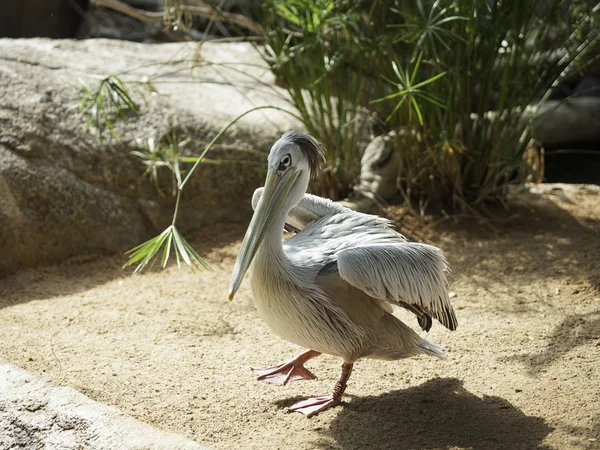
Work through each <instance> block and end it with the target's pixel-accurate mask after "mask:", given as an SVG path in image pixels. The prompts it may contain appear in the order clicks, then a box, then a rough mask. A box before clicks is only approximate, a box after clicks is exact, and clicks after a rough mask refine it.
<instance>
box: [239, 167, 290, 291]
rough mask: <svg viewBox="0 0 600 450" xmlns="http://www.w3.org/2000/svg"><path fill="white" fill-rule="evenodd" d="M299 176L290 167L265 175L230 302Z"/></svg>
mask: <svg viewBox="0 0 600 450" xmlns="http://www.w3.org/2000/svg"><path fill="white" fill-rule="evenodd" d="M299 173H300V171H299V170H298V169H295V168H293V167H289V168H288V169H287V170H286V171H285V172H282V173H279V172H277V171H275V170H269V172H268V173H267V179H266V181H265V188H264V191H263V194H262V196H261V198H260V200H259V202H258V205H257V206H256V210H255V211H254V215H253V216H252V220H251V221H250V225H249V226H248V230H247V231H246V236H244V241H243V242H242V248H241V249H240V253H239V254H238V257H237V260H236V261H235V267H234V268H233V275H232V277H231V285H230V286H229V300H230V301H231V300H233V296H234V295H235V293H236V292H237V290H238V289H239V287H240V284H242V279H243V278H244V275H245V274H246V271H247V270H248V268H249V267H250V264H251V263H252V259H253V258H254V255H255V254H256V251H257V250H258V248H259V247H260V244H261V242H262V241H263V238H264V237H265V235H266V234H267V232H268V231H269V228H270V227H271V224H272V223H273V220H274V219H275V217H277V214H279V211H280V210H281V208H282V206H283V204H284V203H285V199H286V197H287V195H288V193H289V191H290V189H291V188H292V186H293V185H294V182H295V181H296V178H298V175H299Z"/></svg>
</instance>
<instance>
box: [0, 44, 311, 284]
mask: <svg viewBox="0 0 600 450" xmlns="http://www.w3.org/2000/svg"><path fill="white" fill-rule="evenodd" d="M112 74H121V75H120V76H121V78H122V79H124V80H125V81H126V82H128V83H129V85H130V86H134V87H135V86H139V88H136V89H133V95H135V96H136V98H137V99H138V100H139V103H140V106H141V114H140V116H139V117H136V116H132V117H128V118H127V120H125V121H116V122H115V128H116V131H117V133H118V135H119V136H120V140H119V141H117V140H115V139H114V138H111V136H110V134H108V133H107V132H106V131H105V132H104V143H103V144H102V143H101V142H100V139H99V136H98V133H94V132H95V130H94V129H93V128H92V129H90V130H89V132H85V130H84V122H85V118H83V117H82V116H81V115H80V114H79V111H78V102H79V101H80V99H81V98H82V95H81V93H80V91H79V88H78V85H79V84H78V79H82V80H84V81H85V82H86V83H88V84H89V85H91V86H93V85H94V83H98V81H99V79H101V78H102V77H106V76H108V75H112ZM144 77H145V78H144ZM144 80H150V83H151V84H148V85H140V84H137V85H136V84H135V83H136V82H140V81H144ZM150 85H151V87H152V88H153V89H154V90H155V93H152V92H151V91H150V89H148V86H150ZM263 105H277V106H279V107H282V108H287V109H290V107H289V104H288V103H287V102H286V99H285V95H284V91H283V90H281V89H279V88H277V87H276V86H275V80H274V77H273V76H272V74H271V73H270V72H269V70H268V69H267V67H266V65H265V64H264V63H263V61H262V60H261V59H260V56H259V55H258V53H257V51H256V50H255V49H254V48H253V47H252V46H251V45H250V44H247V43H222V44H213V43H205V44H204V45H203V46H202V48H201V49H200V47H199V46H198V44H194V43H178V44H162V45H149V44H137V43H129V42H119V41H108V40H87V41H68V40H59V41H53V40H47V39H30V40H10V39H0V249H2V258H0V276H2V275H4V274H6V273H9V272H12V271H14V270H16V269H18V268H21V267H28V266H35V265H38V264H48V263H53V262H56V261H59V260H62V259H65V258H68V257H71V256H74V255H81V254H91V253H106V252H116V251H123V250H125V249H128V248H131V247H132V246H134V245H136V244H139V243H141V242H142V241H144V240H145V239H147V238H149V237H151V236H153V235H155V234H156V233H157V232H159V231H162V229H163V228H164V227H165V226H166V225H167V224H169V222H170V217H171V215H172V212H173V207H174V198H173V197H172V196H171V195H170V193H171V174H170V172H169V171H168V170H167V169H166V168H163V170H159V172H160V175H161V176H160V177H159V181H160V185H161V186H162V187H163V191H164V192H166V193H167V195H163V196H161V195H160V194H159V192H158V191H157V189H156V188H155V187H154V186H153V185H152V183H150V181H149V179H148V178H147V177H144V176H143V174H144V171H145V167H144V165H143V164H142V163H141V161H140V159H138V158H136V157H134V156H132V155H131V151H132V150H139V147H138V144H136V139H138V138H141V139H143V140H147V139H148V138H150V137H153V138H154V139H155V140H156V141H157V142H158V141H159V140H160V139H164V138H165V136H166V135H168V134H169V133H170V134H175V135H177V137H178V138H180V139H181V140H183V139H186V138H190V139H192V141H191V143H190V144H189V145H188V146H187V147H186V151H187V152H189V153H190V154H195V155H198V154H199V153H200V152H201V151H202V150H203V148H204V146H205V145H206V143H207V142H208V141H210V140H211V139H212V138H213V137H214V136H215V135H216V134H217V132H218V131H219V130H220V129H221V128H222V127H223V126H224V125H225V124H227V123H228V122H229V121H230V120H232V119H233V118H235V117H236V116H237V115H239V114H242V113H244V112H245V111H248V110H249V109H251V108H253V107H256V106H263ZM299 126H300V125H299V124H298V122H296V121H295V120H294V119H292V118H291V116H289V115H287V114H285V113H282V112H280V111H276V110H262V111H256V112H254V113H251V114H250V115H248V116H246V117H244V118H243V119H241V120H240V121H239V122H237V123H236V124H235V125H234V126H233V127H231V128H230V130H229V131H228V132H227V133H226V134H225V135H224V136H223V138H222V139H221V140H220V141H219V143H220V144H226V145H221V147H219V148H215V149H214V150H212V151H211V152H210V153H209V154H208V155H207V156H208V157H209V158H210V159H213V160H228V162H225V163H221V164H204V165H201V166H200V167H199V170H197V171H196V172H195V174H194V176H193V178H192V179H191V182H190V183H189V184H188V185H187V186H186V189H185V191H184V196H183V198H182V205H181V208H180V217H179V219H178V226H179V227H180V228H181V229H182V230H188V231H189V230H191V229H199V228H200V227H202V225H204V224H209V223H214V222H218V221H223V220H229V221H238V220H242V219H245V218H246V216H247V215H248V214H249V213H250V211H251V209H250V198H251V195H252V192H253V190H254V188H255V187H256V186H258V185H260V184H261V183H262V181H263V179H264V159H265V157H266V152H267V151H268V150H269V148H270V146H271V145H272V143H273V142H274V141H275V140H276V139H277V138H278V137H279V136H280V135H281V133H282V132H284V131H286V130H288V129H290V128H296V127H299ZM240 160H243V164H242V163H241V162H240ZM236 161H237V162H236ZM188 167H189V166H188Z"/></svg>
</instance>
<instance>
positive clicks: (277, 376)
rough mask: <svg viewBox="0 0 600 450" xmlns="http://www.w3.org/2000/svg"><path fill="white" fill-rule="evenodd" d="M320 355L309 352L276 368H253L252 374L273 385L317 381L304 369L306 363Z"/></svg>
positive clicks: (312, 351)
mask: <svg viewBox="0 0 600 450" xmlns="http://www.w3.org/2000/svg"><path fill="white" fill-rule="evenodd" d="M320 354H321V353H319V352H316V351H314V350H309V351H307V352H304V353H302V354H300V355H298V356H296V357H295V358H292V359H290V360H289V361H287V362H284V363H282V364H279V365H276V366H272V367H266V368H264V369H254V368H252V372H253V373H255V374H256V375H258V378H257V380H259V381H266V382H267V383H273V384H283V385H286V384H287V383H289V382H291V381H300V380H316V379H317V377H316V376H315V374H313V373H312V372H311V371H310V370H308V369H307V368H306V367H304V363H305V362H306V361H308V360H309V359H312V358H315V357H317V356H319V355H320Z"/></svg>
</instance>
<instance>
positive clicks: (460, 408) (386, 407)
mask: <svg viewBox="0 0 600 450" xmlns="http://www.w3.org/2000/svg"><path fill="white" fill-rule="evenodd" d="M551 431H552V428H551V427H550V426H549V425H547V424H546V422H545V421H544V420H543V419H541V418H539V417H533V416H527V415H525V414H524V413H523V412H521V411H520V410H519V409H518V408H516V407H515V406H513V405H512V404H510V403H509V402H508V401H506V400H504V399H503V398H500V397H495V396H484V397H483V398H479V397H477V396H476V395H473V394H471V393H470V392H469V391H467V390H466V389H465V388H464V387H463V383H462V381H460V380H458V379H455V378H442V379H436V380H431V381H428V382H426V383H424V384H422V385H420V386H417V387H412V388H408V389H403V390H397V391H393V392H389V393H386V394H383V395H380V396H369V397H361V398H353V399H352V402H351V403H349V404H346V405H344V407H343V408H340V411H339V414H338V416H337V417H336V418H335V419H334V420H333V422H332V423H331V426H330V429H329V433H330V434H331V436H332V437H333V438H334V439H335V441H336V443H337V444H339V446H340V447H341V448H344V449H353V448H378V449H384V448H405V449H411V448H454V447H460V448H471V449H490V450H491V449H511V450H515V449H528V450H529V449H535V448H547V447H546V446H544V445H543V444H542V443H543V441H544V439H545V437H546V436H547V435H548V434H549V433H550V432H551Z"/></svg>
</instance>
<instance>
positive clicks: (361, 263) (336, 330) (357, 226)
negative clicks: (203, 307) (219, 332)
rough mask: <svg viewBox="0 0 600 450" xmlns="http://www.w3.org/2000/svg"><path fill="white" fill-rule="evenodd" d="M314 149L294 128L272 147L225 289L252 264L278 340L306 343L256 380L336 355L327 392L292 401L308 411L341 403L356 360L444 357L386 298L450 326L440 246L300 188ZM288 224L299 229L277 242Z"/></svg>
mask: <svg viewBox="0 0 600 450" xmlns="http://www.w3.org/2000/svg"><path fill="white" fill-rule="evenodd" d="M319 150H320V147H319V146H318V143H316V141H314V139H312V138H311V137H310V136H308V135H306V134H304V133H299V132H290V133H286V134H285V135H284V136H283V137H282V138H281V139H280V140H279V141H278V142H277V143H276V144H275V145H274V146H273V149H272V150H271V153H270V155H269V175H268V176H267V182H266V183H265V188H260V189H258V190H257V191H256V192H255V195H254V197H253V201H252V203H253V207H254V208H255V215H254V217H253V219H252V222H251V224H250V227H249V229H248V232H247V234H246V237H245V239H244V243H243V244H242V250H241V251H240V255H239V256H238V261H237V262H236V268H235V269H234V276H233V280H232V288H231V293H230V298H232V296H233V294H234V293H235V291H236V290H237V288H238V287H239V284H240V283H241V279H242V277H243V275H244V272H245V271H246V270H247V269H248V268H250V283H251V287H252V295H253V298H254V302H255V305H256V308H257V310H258V312H259V314H260V316H261V317H262V318H263V320H264V321H265V322H266V324H267V325H268V326H269V328H271V329H272V330H273V331H274V332H275V333H276V334H278V335H279V336H280V337H282V338H283V339H285V340H288V341H290V342H293V343H295V344H297V345H299V346H301V347H304V348H308V349H310V350H309V351H307V352H305V353H303V354H302V355H300V356H299V357H297V358H294V359H293V360H291V361H290V362H287V363H284V364H281V365H279V366H274V367H271V368H267V369H259V370H257V373H259V374H260V375H261V376H260V377H259V378H260V379H265V380H266V381H271V382H280V383H283V384H285V383H287V382H288V381H294V380H297V379H311V378H314V375H313V374H312V373H310V372H309V371H308V370H307V369H305V368H304V367H303V363H304V362H306V361H307V360H308V359H310V358H312V357H315V356H318V355H319V354H321V353H327V354H330V355H334V356H338V357H340V358H342V359H343V361H344V364H343V366H342V367H343V370H342V377H341V378H340V380H339V381H338V383H337V385H336V388H335V389H334V392H333V394H332V395H331V396H325V397H317V398H315V399H309V400H306V401H303V402H300V403H298V404H297V405H294V406H293V407H292V409H293V410H297V411H300V412H303V413H305V414H307V415H313V414H316V413H318V412H319V411H321V410H323V409H326V408H328V407H330V406H333V405H335V404H337V403H339V401H340V398H341V395H342V393H343V391H344V389H345V387H346V381H347V379H348V378H349V376H350V373H351V370H352V364H353V363H354V362H355V361H356V360H357V359H359V358H362V357H370V358H377V359H386V360H395V359H401V358H405V357H409V356H414V355H418V354H420V353H426V354H430V355H434V356H438V357H442V356H443V353H442V351H441V349H440V348H438V347H437V346H436V345H434V344H432V343H431V342H429V341H427V340H425V339H422V338H421V337H420V336H419V335H418V334H417V333H415V332H414V331H413V330H412V329H411V328H409V327H408V326H407V325H405V324H404V323H402V322H401V321H400V320H399V319H398V318H397V317H396V316H394V315H393V309H392V304H396V305H400V306H403V307H405V308H407V309H409V310H410V311H412V312H414V313H415V314H416V315H417V317H418V320H419V324H420V325H421V327H422V328H423V329H425V330H429V328H430V327H431V319H432V317H433V318H436V319H438V320H440V322H442V323H443V324H444V325H445V326H447V327H448V328H450V329H455V328H456V324H457V323H456V317H455V316H454V311H453V310H452V307H451V306H450V303H449V299H448V295H447V291H446V278H445V271H446V270H447V265H446V261H445V259H444V257H443V256H442V254H441V251H440V250H439V249H437V248H436V247H432V246H429V245H425V244H417V243H408V242H406V239H405V238H404V237H403V236H402V235H400V234H399V233H397V232H396V231H394V230H393V229H392V227H391V224H390V222H389V221H388V220H386V219H382V218H380V217H377V216H371V215H367V214H361V213H358V212H355V211H352V210H349V209H347V208H344V207H342V206H340V205H338V204H336V203H333V202H331V201H329V200H326V199H322V198H319V197H316V196H312V195H308V194H305V192H306V188H307V185H308V179H309V176H310V175H311V173H312V172H314V170H315V169H314V166H315V164H314V157H315V155H314V154H313V153H315V152H317V156H318V152H319ZM311 152H313V153H311ZM303 158H304V159H303ZM311 158H313V159H312V160H311ZM293 162H295V164H293ZM284 163H285V164H284ZM286 223H287V224H288V225H289V226H291V227H292V228H294V229H295V230H296V231H298V233H297V234H295V235H294V236H292V237H290V238H289V239H287V240H285V241H283V240H282V233H283V230H284V226H285V225H286Z"/></svg>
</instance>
